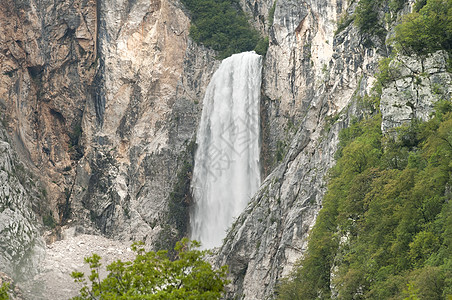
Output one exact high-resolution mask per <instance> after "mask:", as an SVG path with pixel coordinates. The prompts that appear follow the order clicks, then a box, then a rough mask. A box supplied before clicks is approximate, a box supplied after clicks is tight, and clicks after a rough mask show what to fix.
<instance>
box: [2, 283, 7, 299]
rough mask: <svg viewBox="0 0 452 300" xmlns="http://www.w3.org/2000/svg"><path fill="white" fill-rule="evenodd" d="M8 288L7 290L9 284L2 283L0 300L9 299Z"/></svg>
mask: <svg viewBox="0 0 452 300" xmlns="http://www.w3.org/2000/svg"><path fill="white" fill-rule="evenodd" d="M8 288H9V283H2V285H1V286H0V300H8V299H9V296H8Z"/></svg>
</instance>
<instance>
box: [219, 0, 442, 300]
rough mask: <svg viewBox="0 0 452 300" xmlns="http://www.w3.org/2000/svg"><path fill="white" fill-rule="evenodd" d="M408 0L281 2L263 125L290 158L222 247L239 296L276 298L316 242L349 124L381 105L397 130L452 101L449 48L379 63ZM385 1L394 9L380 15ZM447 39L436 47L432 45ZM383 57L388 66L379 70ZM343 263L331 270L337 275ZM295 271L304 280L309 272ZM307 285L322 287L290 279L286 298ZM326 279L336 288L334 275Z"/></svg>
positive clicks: (388, 125) (387, 124) (386, 125)
mask: <svg viewBox="0 0 452 300" xmlns="http://www.w3.org/2000/svg"><path fill="white" fill-rule="evenodd" d="M399 2H400V3H398V5H395V2H391V5H389V6H387V5H388V4H389V2H385V1H378V2H369V1H361V2H359V3H354V4H352V5H351V6H350V7H348V6H347V4H346V3H342V2H340V1H338V2H335V3H334V4H335V5H332V3H331V2H322V1H312V2H309V3H307V2H306V3H305V6H303V5H299V4H298V3H297V4H296V3H291V2H290V1H277V2H276V10H275V15H274V22H273V25H272V26H271V27H270V34H269V35H270V37H271V38H270V46H269V50H268V54H267V57H266V59H265V61H264V63H265V67H264V74H265V75H264V78H265V79H264V82H263V90H264V95H265V96H266V101H264V102H263V105H264V107H265V110H264V111H265V112H266V113H267V115H268V116H269V118H268V119H267V120H268V123H267V124H265V125H264V127H263V130H264V131H263V134H264V139H265V138H267V139H268V141H269V143H268V144H267V146H268V145H270V147H269V148H270V151H269V152H267V153H274V155H275V158H277V159H278V158H281V157H283V159H282V163H281V164H279V165H278V166H277V167H276V169H275V171H273V172H272V173H271V174H270V175H269V176H268V177H267V179H266V180H265V182H264V183H263V184H262V186H261V189H260V191H259V192H258V193H257V195H256V196H255V197H254V199H253V200H252V201H251V203H250V205H249V206H248V208H247V209H246V211H245V212H244V213H243V214H242V215H241V216H240V217H239V218H238V219H237V220H236V222H235V223H234V224H233V226H232V228H231V230H230V232H229V233H228V236H227V238H226V239H225V241H224V245H223V246H222V248H221V249H220V254H219V257H218V262H219V264H228V265H229V266H230V269H231V273H232V276H231V280H232V281H233V284H232V285H231V290H230V294H229V295H231V296H232V295H235V296H237V295H239V297H241V298H244V299H266V298H272V297H274V296H275V288H276V286H277V285H278V283H280V282H281V281H282V279H283V278H284V277H285V276H287V275H289V274H291V272H290V271H291V269H292V267H293V266H294V263H295V262H297V260H298V259H299V258H301V257H302V256H303V254H304V253H305V251H306V250H307V249H310V248H308V245H307V242H308V239H307V237H308V233H309V232H310V230H311V228H312V226H313V225H314V224H315V221H316V217H317V214H318V212H319V211H320V209H321V208H322V207H323V205H324V203H323V201H324V194H325V191H326V190H327V183H328V178H329V177H328V176H327V175H328V174H329V173H330V172H329V169H330V168H331V167H332V166H333V165H334V164H335V159H336V158H337V157H338V154H335V153H337V152H338V149H342V148H341V147H342V146H341V145H342V144H341V143H342V142H341V143H340V142H339V141H340V139H339V137H340V136H341V135H342V134H341V135H340V132H341V129H343V128H346V127H348V126H350V125H351V124H354V123H355V122H356V121H357V120H360V119H363V118H364V119H366V118H367V116H369V115H372V114H375V113H376V112H377V111H379V110H381V114H382V122H381V128H382V130H383V132H384V133H388V134H390V131H392V128H395V127H396V126H400V125H402V124H407V123H410V122H411V120H413V122H414V121H415V120H418V119H419V120H427V119H428V118H429V117H430V116H431V114H432V112H433V111H434V103H435V102H436V101H438V100H440V99H446V100H448V101H450V86H451V77H450V73H449V71H448V70H449V69H448V64H449V60H448V55H447V53H443V52H439V53H437V54H435V55H431V56H427V57H426V58H425V57H423V56H418V55H421V54H420V53H419V54H418V53H416V52H411V53H413V55H414V56H411V57H400V56H399V57H397V58H394V59H392V60H391V62H390V63H389V61H390V60H389V59H386V60H383V62H382V63H379V61H380V60H381V59H383V58H384V57H386V56H389V54H390V53H391V51H392V50H391V49H392V48H393V45H394V43H392V44H391V38H392V37H393V36H394V26H395V25H397V24H398V23H399V22H400V21H401V19H402V18H401V15H403V14H407V13H408V12H410V11H411V6H410V5H412V4H413V3H408V2H407V3H405V2H403V1H399ZM424 4H425V3H424ZM257 5H258V4H257ZM263 5H264V4H263ZM379 9H382V10H381V11H385V12H386V14H384V15H383V13H381V14H378V13H377V11H380V10H379ZM416 9H420V5H419V7H417V8H416ZM447 14H450V13H448V12H447V10H446V15H447ZM335 22H337V23H336V24H337V27H336V26H335ZM432 22H435V21H432ZM446 24H447V23H446ZM419 28H420V29H418V30H421V32H422V30H425V29H423V28H422V27H419ZM333 30H335V31H334V32H333ZM418 34H420V32H419V33H418ZM432 35H433V33H432ZM443 47H444V46H441V45H440V46H436V47H433V48H432V51H435V50H438V49H443ZM406 50H408V49H406ZM399 51H400V53H406V52H407V51H401V50H399ZM422 55H425V53H422ZM282 57H285V59H281V58H282ZM388 63H389V65H388ZM283 64H284V66H282V65H283ZM379 64H380V69H381V73H380V74H377V69H378V67H379ZM279 68H280V69H279ZM278 70H280V71H278ZM284 79H285V80H284ZM383 81H384V82H383ZM382 82H383V83H384V84H382ZM435 91H436V92H435ZM380 98H381V104H380ZM272 99H274V100H272ZM266 126H268V127H266ZM377 126H378V127H380V123H378V124H377ZM291 130H292V134H291ZM293 132H296V133H295V135H294V137H293V139H291V136H292V135H293ZM284 138H286V139H287V140H288V141H290V143H289V144H288V146H287V147H286V148H284V147H281V146H284V142H285V140H284ZM272 143H273V144H272ZM286 143H287V142H286ZM357 147H360V148H361V146H357ZM394 147H395V148H396V147H398V146H394ZM364 149H366V148H365V147H364V148H363V149H361V150H360V151H364ZM284 150H285V151H284ZM364 152H366V151H364ZM281 153H282V155H280V154H281ZM284 154H285V155H284ZM348 155H351V156H352V157H353V155H354V154H348ZM269 157H271V155H270V156H267V157H266V158H267V159H268V158H269ZM364 160H365V161H366V160H367V157H366V158H364ZM369 163H371V162H369ZM446 164H447V163H446ZM448 180H449V181H450V178H449V179H448ZM342 184H344V183H342ZM446 187H447V185H446ZM443 188H444V186H443ZM446 191H447V188H446ZM443 192H444V190H443ZM440 193H441V192H440ZM324 214H325V215H329V213H328V212H324ZM381 217H382V218H384V216H383V215H382V216H381ZM319 226H320V225H319ZM333 226H334V225H333ZM333 228H334V227H333ZM323 243H324V241H323V240H321V239H320V240H319V239H316V240H315V241H312V245H311V246H309V247H312V248H313V249H317V247H320V249H323V248H322V247H321V246H320V245H322V244H323ZM325 247H326V246H325ZM364 247H365V246H364ZM320 251H323V250H320ZM344 251H346V250H344ZM330 253H331V252H330ZM333 253H335V252H334V251H333ZM344 255H346V254H344ZM328 259H330V258H328ZM316 263H317V264H318V265H322V263H323V262H322V261H318V262H316ZM301 264H302V263H301ZM314 264H315V263H314ZM298 265H299V263H298ZM315 266H316V265H309V267H306V269H305V272H313V273H312V274H313V275H312V276H313V277H315V278H316V279H315V280H322V279H318V278H324V277H325V274H319V273H315V271H314V270H311V268H313V267H315ZM334 266H335V265H334V264H333V265H331V270H329V271H330V272H333V275H334V270H335V269H334ZM295 274H296V275H294V276H295V279H294V280H295V281H296V280H300V278H303V276H306V274H307V273H303V275H298V274H299V273H295ZM329 274H330V273H329V272H328V274H326V275H327V276H328V277H329V276H330V275H329ZM333 275H332V276H333ZM300 276H301V277H300ZM325 280H326V279H325ZM344 280H345V279H344ZM328 282H329V281H328ZM307 286H310V289H311V290H312V291H313V294H308V293H307V291H306V290H304V291H303V290H302V289H298V287H297V288H293V289H292V290H290V287H289V288H288V290H289V291H291V292H292V294H291V293H288V294H287V295H288V296H287V297H286V298H287V299H296V298H297V297H303V294H304V295H306V296H307V297H306V299H312V298H313V297H315V296H313V295H317V294H316V293H315V287H314V286H315V285H314V282H312V281H309V282H308V283H307ZM324 287H325V288H326V287H328V289H329V288H330V287H329V286H328V285H327V284H326V285H325V286H324ZM355 287H357V288H359V287H360V285H359V284H357V285H356V286H355ZM345 294H346V292H344V293H342V294H341V295H340V297H345V296H344V295H345ZM309 295H310V296H309ZM377 298H378V297H377ZM302 299H304V298H302Z"/></svg>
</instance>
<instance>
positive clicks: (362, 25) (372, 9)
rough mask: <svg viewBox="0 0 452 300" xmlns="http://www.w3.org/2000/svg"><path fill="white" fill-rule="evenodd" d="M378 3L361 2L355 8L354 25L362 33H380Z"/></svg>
mask: <svg viewBox="0 0 452 300" xmlns="http://www.w3.org/2000/svg"><path fill="white" fill-rule="evenodd" d="M379 4H380V1H375V0H361V1H359V3H358V6H357V7H356V10H355V14H354V20H355V25H356V26H357V27H358V29H359V31H360V32H362V33H370V34H374V33H377V32H379V31H381V29H382V27H381V25H380V23H379V19H378V11H379V9H378V8H379Z"/></svg>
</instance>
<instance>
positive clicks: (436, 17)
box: [395, 0, 452, 55]
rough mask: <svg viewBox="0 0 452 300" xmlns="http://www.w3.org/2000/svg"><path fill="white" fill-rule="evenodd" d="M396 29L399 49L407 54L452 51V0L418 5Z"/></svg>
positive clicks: (432, 1)
mask: <svg viewBox="0 0 452 300" xmlns="http://www.w3.org/2000/svg"><path fill="white" fill-rule="evenodd" d="M416 9H419V11H415V12H413V13H411V14H408V15H406V16H405V17H404V18H403V22H402V23H401V24H400V25H399V26H397V27H396V38H395V41H396V45H397V46H398V48H400V50H401V51H402V52H403V53H404V54H418V55H424V54H427V53H430V52H434V51H437V50H446V51H448V52H451V50H452V0H428V1H426V2H425V1H418V2H417V3H416Z"/></svg>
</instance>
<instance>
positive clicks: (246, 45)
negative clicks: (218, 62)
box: [182, 0, 262, 59]
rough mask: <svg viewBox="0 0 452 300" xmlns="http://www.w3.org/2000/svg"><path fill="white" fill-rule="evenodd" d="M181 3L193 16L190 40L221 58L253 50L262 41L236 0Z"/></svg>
mask: <svg viewBox="0 0 452 300" xmlns="http://www.w3.org/2000/svg"><path fill="white" fill-rule="evenodd" d="M182 2H183V3H184V4H185V5H186V7H187V8H188V9H189V10H190V12H191V14H192V26H191V27H190V35H191V37H192V38H193V40H194V41H195V42H197V43H201V44H203V45H205V46H206V47H209V48H212V49H214V50H216V51H218V52H219V57H218V58H220V59H223V58H226V57H228V56H230V55H232V54H234V53H238V52H244V51H251V50H254V49H255V48H256V45H257V44H258V43H259V42H260V41H261V40H260V36H259V33H258V32H257V31H256V30H255V29H253V28H252V27H251V25H250V24H249V23H248V18H247V17H246V15H245V13H244V12H243V11H242V10H241V9H240V8H239V5H238V2H237V1H236V0H183V1H182ZM261 48H262V47H260V49H261ZM260 49H259V50H260Z"/></svg>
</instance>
